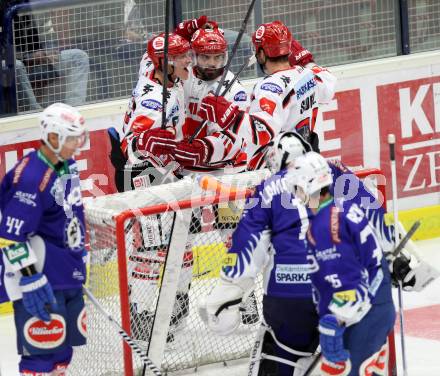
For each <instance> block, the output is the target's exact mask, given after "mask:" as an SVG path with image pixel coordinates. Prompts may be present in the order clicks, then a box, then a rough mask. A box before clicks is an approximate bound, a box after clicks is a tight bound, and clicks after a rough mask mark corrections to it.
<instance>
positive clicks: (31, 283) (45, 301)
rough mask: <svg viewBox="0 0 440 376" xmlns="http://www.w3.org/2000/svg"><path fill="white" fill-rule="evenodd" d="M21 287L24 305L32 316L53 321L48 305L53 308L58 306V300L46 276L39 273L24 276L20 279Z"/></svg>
mask: <svg viewBox="0 0 440 376" xmlns="http://www.w3.org/2000/svg"><path fill="white" fill-rule="evenodd" d="M19 285H20V289H21V292H22V294H23V305H24V308H25V309H26V311H28V312H29V313H30V314H31V315H32V316H35V317H38V318H39V319H40V320H43V321H45V322H49V321H51V318H50V313H49V312H48V311H47V307H46V306H47V305H49V306H50V308H51V309H56V308H57V302H56V300H55V296H54V294H53V291H52V287H51V285H50V284H49V282H48V280H47V278H46V276H45V275H44V274H41V273H37V274H34V275H31V276H23V277H21V279H20V284H19Z"/></svg>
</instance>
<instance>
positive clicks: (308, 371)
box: [303, 352, 322, 376]
mask: <svg viewBox="0 0 440 376" xmlns="http://www.w3.org/2000/svg"><path fill="white" fill-rule="evenodd" d="M321 355H322V354H321V352H318V353H317V354H316V355H315V356H316V357H315V359H313V362H312V363H311V364H310V365H309V367H308V368H307V369H306V371H305V372H304V374H303V376H310V375H311V374H312V372H313V371H314V370H315V368H316V366H317V365H318V363H319V361H320V360H321Z"/></svg>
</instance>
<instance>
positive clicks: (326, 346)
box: [318, 314, 350, 363]
mask: <svg viewBox="0 0 440 376" xmlns="http://www.w3.org/2000/svg"><path fill="white" fill-rule="evenodd" d="M318 330H319V343H320V345H321V351H322V355H323V356H324V358H325V359H327V360H328V361H330V362H333V363H337V362H345V361H346V360H347V359H348V358H349V357H350V353H349V352H348V350H346V349H345V348H344V338H343V336H344V331H345V326H340V325H339V323H338V320H337V319H336V317H335V316H334V315H329V314H327V315H324V316H323V317H322V318H321V319H320V320H319V327H318Z"/></svg>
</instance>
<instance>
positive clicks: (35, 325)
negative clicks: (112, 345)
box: [23, 313, 66, 349]
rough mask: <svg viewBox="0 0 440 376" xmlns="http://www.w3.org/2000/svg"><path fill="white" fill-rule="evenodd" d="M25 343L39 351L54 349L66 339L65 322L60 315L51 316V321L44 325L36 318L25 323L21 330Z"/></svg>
mask: <svg viewBox="0 0 440 376" xmlns="http://www.w3.org/2000/svg"><path fill="white" fill-rule="evenodd" d="M23 333H24V337H25V339H26V341H27V342H28V343H29V344H30V345H32V346H34V347H36V348H39V349H54V348H56V347H58V346H61V345H62V344H63V342H64V340H65V339H66V322H65V321H64V318H63V317H62V316H60V315H57V314H54V313H52V314H51V321H50V322H49V323H48V324H46V323H45V322H44V321H41V320H40V319H38V318H36V317H31V318H30V319H29V320H27V321H26V323H25V324H24V328H23Z"/></svg>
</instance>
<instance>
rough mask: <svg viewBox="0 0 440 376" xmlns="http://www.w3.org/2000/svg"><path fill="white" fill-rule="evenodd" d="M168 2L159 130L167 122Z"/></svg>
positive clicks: (167, 5)
mask: <svg viewBox="0 0 440 376" xmlns="http://www.w3.org/2000/svg"><path fill="white" fill-rule="evenodd" d="M169 15H170V0H166V2H165V41H164V42H165V43H164V46H163V67H162V73H163V87H162V124H161V128H162V129H165V128H166V121H167V102H168V99H167V91H168V90H167V86H168V38H169V35H170V18H169Z"/></svg>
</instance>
